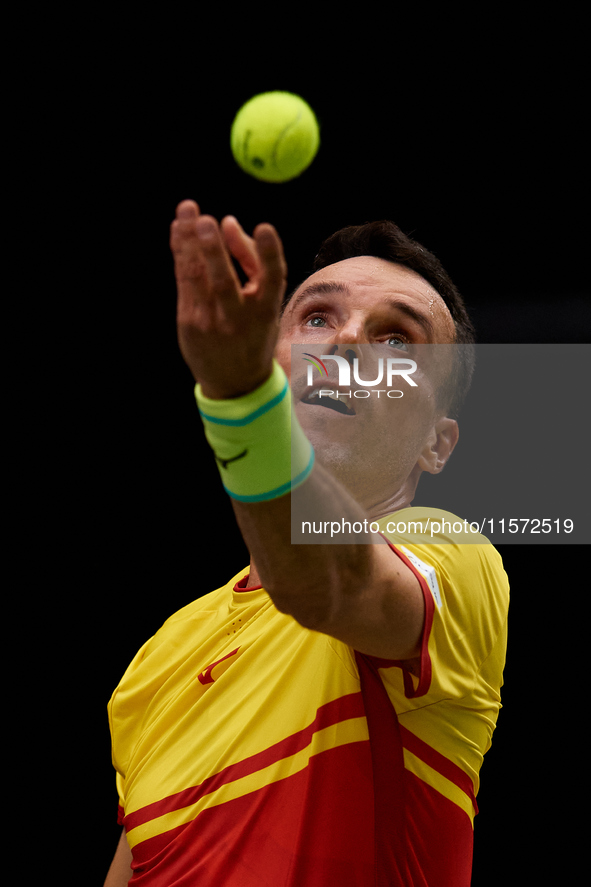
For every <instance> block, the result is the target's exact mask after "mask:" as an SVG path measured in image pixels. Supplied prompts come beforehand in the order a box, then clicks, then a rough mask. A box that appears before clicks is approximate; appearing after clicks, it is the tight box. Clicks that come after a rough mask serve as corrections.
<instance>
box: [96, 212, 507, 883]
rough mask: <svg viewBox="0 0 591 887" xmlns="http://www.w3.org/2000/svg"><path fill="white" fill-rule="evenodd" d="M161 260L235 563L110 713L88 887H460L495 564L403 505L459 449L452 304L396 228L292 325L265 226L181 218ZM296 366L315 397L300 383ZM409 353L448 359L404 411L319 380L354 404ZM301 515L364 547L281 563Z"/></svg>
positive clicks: (154, 650)
mask: <svg viewBox="0 0 591 887" xmlns="http://www.w3.org/2000/svg"><path fill="white" fill-rule="evenodd" d="M171 247H172V252H173V256H174V263H175V273H176V280H177V288H178V335H179V343H180V348H181V352H182V354H183V357H184V359H185V361H186V362H187V364H188V366H189V367H190V369H191V371H192V373H193V376H194V378H195V381H196V400H197V406H198V409H199V411H200V414H201V418H202V420H203V423H204V426H205V433H206V436H207V439H208V441H209V443H210V445H211V449H212V454H211V459H212V460H215V463H216V465H217V466H218V469H219V471H220V475H221V478H222V482H223V484H224V487H225V489H226V491H227V493H228V495H229V496H230V497H231V500H232V504H233V508H234V511H235V514H236V519H237V521H238V525H239V527H240V530H241V533H242V535H243V538H244V540H245V542H246V545H247V547H248V550H249V552H250V563H249V564H248V565H245V567H244V569H243V570H241V571H240V573H238V574H237V575H235V576H227V575H224V570H223V564H222V563H221V562H220V587H219V588H218V589H217V590H214V591H211V590H210V589H209V588H202V589H200V591H201V592H202V596H201V597H199V598H198V599H197V600H195V601H194V602H193V603H188V605H187V606H186V607H185V608H184V609H182V610H181V611H180V612H178V613H176V614H175V615H173V616H172V617H171V618H170V619H169V620H168V621H167V622H166V623H165V624H164V626H163V627H162V628H161V629H160V631H158V632H157V633H156V635H155V636H154V637H152V638H151V639H149V640H148V641H147V642H146V644H145V645H144V646H143V647H142V649H141V650H140V651H139V652H138V654H137V655H136V657H135V658H134V660H133V661H132V663H131V664H130V666H129V668H128V670H127V671H126V673H125V675H124V676H123V678H122V680H121V682H120V684H119V686H118V687H117V689H116V690H115V692H114V694H113V696H112V699H111V701H110V703H109V718H110V724H111V731H112V749H113V762H114V766H115V769H116V781H117V787H118V792H119V803H120V810H119V815H120V823H121V824H122V826H123V830H122V835H121V840H120V843H119V846H118V849H117V851H116V854H115V858H114V860H113V863H112V865H111V868H110V870H109V873H108V875H107V879H106V881H105V887H123V885H126V884H128V883H130V884H132V885H138V887H140V885H141V887H172V885H175V887H189V885H190V887H194V885H199V887H262V885H268V887H334V885H339V887H370V885H371V887H375V885H380V887H419V885H420V887H469V885H470V875H471V865H472V847H473V825H474V817H475V815H476V813H477V803H476V795H477V793H478V787H479V771H480V767H481V764H482V760H483V756H484V754H485V753H486V751H487V750H488V749H489V747H490V744H491V737H492V734H493V731H494V729H495V724H496V721H497V715H498V711H499V708H500V689H501V685H502V675H503V667H504V662H505V650H506V631H507V611H508V598H509V590H508V582H507V577H506V574H505V572H504V570H503V566H502V562H501V559H500V556H499V554H498V553H497V552H496V550H495V549H494V547H493V546H492V545H490V544H488V542H487V540H486V539H484V538H483V537H480V536H478V537H477V538H474V535H473V534H470V538H469V539H467V540H466V543H465V544H463V542H462V538H460V537H458V535H457V533H454V531H452V529H451V528H452V526H453V525H454V523H456V522H457V521H458V518H457V517H455V516H454V515H448V514H446V513H444V512H441V511H435V510H433V509H423V508H414V507H413V506H412V504H411V503H412V500H413V497H414V495H415V491H416V488H417V484H418V482H419V478H420V476H421V474H422V473H423V472H428V473H431V474H437V473H439V472H440V471H441V470H442V469H443V468H444V466H445V464H446V463H447V461H448V459H449V457H450V455H451V453H452V451H453V449H454V447H455V445H456V442H457V440H458V422H457V415H458V411H459V407H460V404H461V400H462V398H463V396H464V395H465V392H466V390H467V388H468V385H469V380H470V374H471V354H472V348H471V345H470V343H471V342H473V330H472V326H471V323H470V320H469V318H468V316H467V314H466V310H465V307H464V305H463V302H462V300H461V297H460V296H459V294H458V292H457V290H456V289H455V287H454V285H453V283H452V282H451V280H450V279H449V277H448V276H447V274H446V273H445V271H444V270H443V268H442V267H441V265H440V263H439V262H438V260H437V259H436V258H435V257H434V256H433V255H432V254H431V253H429V252H428V251H427V250H425V249H424V248H423V247H422V246H420V245H419V244H417V243H416V242H414V241H412V240H410V239H409V238H408V237H407V236H406V235H404V234H403V233H402V232H401V231H400V230H399V229H398V228H397V227H396V226H395V225H394V224H393V223H389V222H380V223H371V224H368V225H364V226H360V227H353V228H347V229H344V230H343V231H340V232H337V233H336V234H335V235H333V236H332V237H331V238H329V239H328V241H326V242H325V244H323V246H322V248H321V250H320V252H319V254H318V256H317V257H316V261H315V266H314V271H313V273H312V274H311V275H310V276H309V277H308V278H307V279H306V280H305V281H304V282H303V283H302V284H301V285H300V286H299V287H297V289H296V290H295V292H294V293H293V294H291V297H290V298H289V299H288V300H287V301H284V294H285V288H286V283H285V281H286V266H285V261H284V257H283V250H282V244H281V241H280V238H279V236H278V234H277V232H276V231H275V229H274V228H273V227H272V226H270V225H267V224H263V225H259V226H258V227H257V228H256V229H255V231H254V235H253V236H252V237H250V236H248V235H247V234H246V233H245V232H244V231H243V229H242V228H241V226H240V225H239V223H238V222H237V220H236V219H235V218H233V217H226V218H225V219H224V220H223V221H222V222H221V223H218V222H217V221H216V220H215V219H214V218H212V217H210V216H206V215H202V214H201V213H200V210H199V208H198V206H197V205H196V204H195V203H194V202H192V201H183V202H182V203H181V204H180V205H179V206H178V208H177V212H176V218H175V220H174V222H173V224H172V228H171ZM232 259H235V260H236V261H237V262H238V263H239V264H240V266H241V267H242V269H243V271H244V276H245V279H246V283H241V282H240V280H239V278H238V276H237V274H236V271H235V268H234V264H233V261H232ZM296 344H297V345H303V346H305V352H306V354H307V355H308V357H309V358H310V360H315V361H317V360H318V359H321V360H322V363H323V366H324V368H325V370H326V371H327V372H326V375H324V376H322V378H319V377H318V376H314V377H313V382H312V384H310V382H309V378H310V377H309V374H308V371H307V369H308V365H309V363H307V362H306V361H304V360H298V361H295V359H294V360H293V361H292V345H296ZM422 345H433V346H435V345H446V346H453V347H448V348H447V350H446V349H443V351H441V352H439V351H438V350H437V349H436V348H433V349H431V351H429V350H427V351H425V352H424V353H425V354H427V355H429V354H430V355H431V357H428V358H425V360H424V361H422V362H418V361H417V362H416V364H417V366H416V375H415V380H416V383H417V384H416V385H415V386H411V385H408V390H404V396H403V397H401V398H399V399H398V400H395V399H390V400H389V401H386V399H385V395H384V396H382V397H381V398H380V397H377V396H371V397H370V396H365V395H364V396H363V397H356V396H355V394H356V392H357V393H358V392H359V390H360V389H359V383H353V387H352V389H351V390H350V392H349V395H348V396H347V394H346V393H344V392H343V391H342V390H341V389H340V388H339V385H338V378H337V375H336V374H337V369H339V368H340V367H341V366H344V365H345V364H344V363H343V364H341V363H339V361H338V360H336V358H341V359H342V361H343V362H346V364H348V365H349V366H350V367H351V368H352V369H353V368H356V369H357V371H358V372H357V377H355V376H354V374H353V375H352V377H351V378H352V379H354V378H358V377H359V375H360V373H359V368H360V367H362V366H363V361H364V360H366V357H365V355H366V354H367V349H368V347H369V346H374V347H375V348H378V349H379V353H380V354H391V355H393V356H394V358H395V359H398V360H407V361H409V360H412V359H413V358H412V355H413V353H414V352H413V349H417V348H418V346H422ZM456 346H457V347H456ZM446 354H447V355H448V357H445V355H446ZM323 355H324V359H323V357H322V356H323ZM442 355H443V356H442ZM450 355H451V356H450ZM327 356H329V357H332V358H335V360H332V361H331V360H329V359H327ZM356 361H357V364H356V363H355V362H356ZM446 361H447V362H446ZM411 365H412V364H408V363H407V366H411ZM366 369H367V367H366ZM364 378H370V377H369V376H368V375H367V374H366V375H365V376H364ZM450 379H453V380H454V384H453V385H451V384H449V382H450ZM356 385H357V387H355V386H356ZM402 385H403V382H401V383H400V386H402ZM321 391H323V392H325V391H331V392H333V393H332V394H323V395H322V396H320V392H321ZM336 392H338V394H337V393H336ZM373 393H374V394H375V392H373ZM411 394H412V396H411ZM407 395H408V396H407ZM394 404H395V406H396V408H395V409H390V408H391V407H392V406H393V405H394ZM368 428H374V429H376V433H375V434H368ZM378 429H379V433H378ZM296 500H297V501H296ZM297 502H300V503H302V507H303V508H305V510H306V512H307V513H308V514H309V515H310V516H311V517H312V519H313V520H315V521H316V526H317V527H318V526H319V524H323V525H324V524H325V522H326V525H327V526H330V522H331V521H333V520H334V518H335V516H337V519H338V521H340V522H341V526H343V527H351V528H355V527H363V528H364V532H363V534H362V535H360V536H359V538H358V539H356V538H355V531H354V530H353V531H352V532H351V534H350V536H349V537H347V539H346V540H343V539H341V540H340V544H335V539H334V538H331V537H330V536H329V535H326V536H324V537H322V538H321V539H320V542H321V544H313V543H317V542H318V541H319V539H318V538H316V539H314V540H311V541H310V542H309V543H307V544H306V543H304V544H293V543H292V536H291V525H292V509H293V506H294V504H297ZM311 522H312V521H311ZM411 523H412V524H413V526H414V527H415V529H416V527H417V525H419V523H420V524H422V525H424V529H423V535H420V534H419V535H417V534H416V532H415V533H414V535H413V534H409V533H405V532H404V529H405V526H408V525H410V524H411ZM427 526H429V527H430V529H429V531H428V532H427V530H426V527H427ZM434 527H435V528H436V529H435V531H434Z"/></svg>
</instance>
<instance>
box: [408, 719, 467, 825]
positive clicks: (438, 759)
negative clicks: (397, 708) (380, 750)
mask: <svg viewBox="0 0 591 887" xmlns="http://www.w3.org/2000/svg"><path fill="white" fill-rule="evenodd" d="M400 735H401V737H402V744H403V745H404V747H405V748H406V749H408V751H409V752H412V754H413V755H416V757H417V758H420V759H421V761H423V762H424V763H425V764H427V765H428V766H429V767H431V768H432V769H433V770H436V771H437V773H439V774H440V775H441V776H444V777H445V778H446V779H449V781H450V782H453V783H454V785H457V787H458V788H459V789H461V790H462V791H463V792H464V794H466V795H468V797H469V798H470V800H471V801H472V803H473V805H474V810H475V812H476V813H478V807H477V804H476V796H475V795H474V786H473V784H472V780H471V779H470V777H469V776H468V774H467V773H466V772H465V771H464V770H462V768H461V767H458V765H457V764H454V762H453V761H450V759H449V758H446V757H445V755H442V754H441V752H438V751H437V750H436V749H434V748H433V746H431V745H428V744H427V743H426V742H424V740H422V739H419V737H418V736H416V735H415V734H414V733H411V731H410V730H408V729H407V728H406V727H403V726H402V724H400Z"/></svg>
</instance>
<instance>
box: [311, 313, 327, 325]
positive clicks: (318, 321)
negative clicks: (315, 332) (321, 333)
mask: <svg viewBox="0 0 591 887" xmlns="http://www.w3.org/2000/svg"><path fill="white" fill-rule="evenodd" d="M306 323H307V324H309V325H310V326H324V324H325V323H326V318H324V317H320V315H318V314H316V315H315V316H314V317H309V318H308V320H307V321H306Z"/></svg>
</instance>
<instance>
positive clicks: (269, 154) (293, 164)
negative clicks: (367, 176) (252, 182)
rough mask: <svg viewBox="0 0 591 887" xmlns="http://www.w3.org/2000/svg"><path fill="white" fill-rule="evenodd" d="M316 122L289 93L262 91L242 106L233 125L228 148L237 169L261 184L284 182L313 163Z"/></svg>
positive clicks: (316, 144)
mask: <svg viewBox="0 0 591 887" xmlns="http://www.w3.org/2000/svg"><path fill="white" fill-rule="evenodd" d="M319 145H320V132H319V128H318V121H317V120H316V117H315V115H314V112H313V111H312V109H311V108H310V106H309V105H308V103H307V102H305V101H304V100H303V99H302V98H300V96H299V95H294V94H293V93H291V92H263V93H260V95H255V96H254V97H253V98H252V99H250V100H249V101H248V102H246V104H245V105H243V106H242V107H241V108H240V110H239V111H238V113H237V114H236V117H235V118H234V122H233V124H232V131H231V133H230V146H231V148H232V154H233V155H234V159H235V160H236V162H237V164H238V166H240V167H241V168H242V169H243V170H244V171H245V172H247V173H249V174H250V175H251V176H254V177H255V178H257V179H261V180H262V181H263V182H287V181H289V180H290V179H295V178H296V176H299V175H300V173H302V172H303V171H304V170H305V169H306V168H307V167H308V166H309V165H310V164H311V163H312V161H313V160H314V157H315V156H316V152H317V151H318V147H319Z"/></svg>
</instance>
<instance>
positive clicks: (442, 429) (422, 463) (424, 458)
mask: <svg viewBox="0 0 591 887" xmlns="http://www.w3.org/2000/svg"><path fill="white" fill-rule="evenodd" d="M459 436H460V429H459V428H458V423H457V422H456V420H455V419H448V418H447V416H445V417H443V418H441V419H439V420H438V421H437V422H436V424H435V425H434V426H433V428H432V429H431V433H430V435H429V438H428V440H427V443H426V444H425V446H424V448H423V450H422V452H421V455H420V456H419V459H418V466H419V468H420V469H421V471H427V472H428V473H429V474H439V472H440V471H443V469H444V468H445V465H446V463H447V460H448V459H449V457H450V456H451V454H452V453H453V450H454V447H455V445H456V444H457V442H458V438H459Z"/></svg>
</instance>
